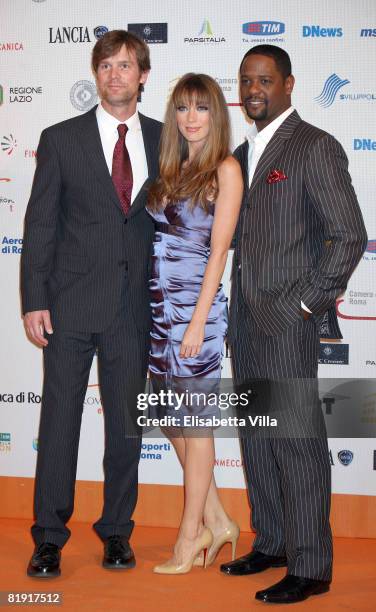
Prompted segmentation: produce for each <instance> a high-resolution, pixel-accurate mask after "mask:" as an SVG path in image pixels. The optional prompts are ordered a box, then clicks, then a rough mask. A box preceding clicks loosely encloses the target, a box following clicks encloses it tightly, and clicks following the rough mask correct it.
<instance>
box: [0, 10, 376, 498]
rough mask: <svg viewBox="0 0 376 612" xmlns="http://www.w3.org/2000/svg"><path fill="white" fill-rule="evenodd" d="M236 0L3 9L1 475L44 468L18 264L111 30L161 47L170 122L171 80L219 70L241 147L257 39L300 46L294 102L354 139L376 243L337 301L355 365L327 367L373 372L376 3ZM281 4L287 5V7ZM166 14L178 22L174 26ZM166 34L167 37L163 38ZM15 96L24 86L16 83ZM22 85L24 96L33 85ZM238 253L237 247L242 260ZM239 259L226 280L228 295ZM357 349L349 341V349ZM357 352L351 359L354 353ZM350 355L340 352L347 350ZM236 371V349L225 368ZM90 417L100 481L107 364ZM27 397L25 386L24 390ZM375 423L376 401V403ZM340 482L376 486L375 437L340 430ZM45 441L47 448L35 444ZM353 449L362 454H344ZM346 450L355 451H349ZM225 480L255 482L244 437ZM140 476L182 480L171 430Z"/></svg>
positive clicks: (154, 80) (35, 360)
mask: <svg viewBox="0 0 376 612" xmlns="http://www.w3.org/2000/svg"><path fill="white" fill-rule="evenodd" d="M275 6H276V5H275V3H274V2H271V1H268V0H266V1H265V2H264V3H263V4H262V6H261V5H260V6H259V7H258V6H257V5H250V4H249V3H248V2H246V1H245V0H234V2H232V3H231V6H230V5H228V6H226V5H225V3H223V2H222V1H221V0H211V1H210V2H208V3H207V4H206V5H203V4H202V3H201V2H199V1H198V0H191V2H190V3H189V5H184V4H181V5H177V4H176V2H175V1H173V0H165V2H164V3H163V6H162V8H160V7H158V9H157V8H156V5H155V3H153V2H151V1H150V0H141V2H139V3H136V4H127V5H126V6H125V5H124V3H123V2H122V1H121V0H118V1H116V0H115V1H114V2H112V3H110V5H109V6H106V11H103V2H99V0H90V2H89V0H86V1H82V2H80V3H78V4H77V3H73V0H67V1H66V2H64V3H61V2H59V1H58V0H46V1H44V2H36V1H35V0H34V1H32V0H30V1H29V2H27V1H26V2H24V3H22V10H21V7H20V6H19V4H18V3H10V2H9V3H7V4H6V6H4V7H3V9H2V33H1V36H2V39H1V42H0V57H1V63H2V70H1V82H0V85H1V90H0V94H1V95H0V101H1V102H2V103H1V106H0V132H1V133H0V137H1V145H0V242H1V253H0V274H1V284H2V300H1V303H0V309H1V321H2V343H1V346H0V367H1V370H0V371H1V382H0V396H1V398H0V463H1V465H0V470H1V472H0V473H1V474H3V475H9V476H11V475H14V476H33V474H34V469H35V459H36V450H35V448H36V447H37V441H36V438H37V435H38V419H39V409H40V403H39V400H38V396H40V393H41V385H42V368H41V352H40V351H39V350H38V349H36V348H34V347H33V346H32V345H31V344H30V343H29V342H28V341H27V340H26V338H25V336H24V332H23V328H22V321H21V318H20V308H19V298H18V267H19V258H20V249H21V248H22V244H21V238H22V232H23V217H24V214H25V209H26V205H27V201H28V197H29V193H30V186H31V182H32V177H33V173H34V169H35V151H36V148H37V144H38V140H39V135H40V132H41V130H42V129H43V128H44V127H46V126H47V125H51V124H53V123H56V122H58V121H61V120H63V119H66V118H68V117H70V116H74V115H76V114H77V113H78V112H84V111H85V110H86V109H87V108H88V107H89V106H90V105H91V104H93V103H95V99H96V93H95V90H94V88H93V82H94V80H93V77H92V75H91V72H90V52H91V49H92V47H93V45H94V43H95V41H96V36H100V35H101V34H103V32H105V31H106V29H114V28H127V27H128V24H133V25H132V27H133V28H138V31H143V32H144V35H145V36H148V37H149V40H150V41H158V42H156V43H155V44H154V43H152V44H151V55H152V72H151V75H150V78H149V81H148V83H147V86H146V91H145V93H144V95H143V100H142V103H141V109H142V112H144V113H145V114H149V115H151V116H153V117H155V118H158V119H162V118H163V113H164V109H165V103H166V98H167V95H168V92H169V89H170V88H171V87H172V86H173V84H174V82H175V80H176V79H177V78H178V76H180V75H182V74H184V73H185V72H188V71H196V72H207V73H208V74H210V75H212V76H213V77H215V78H216V79H217V80H218V82H219V83H220V85H221V87H222V88H223V91H224V94H225V96H226V99H227V102H228V103H229V110H230V115H231V121H232V126H233V143H234V146H235V145H236V144H239V143H240V142H242V140H243V138H244V135H245V132H246V128H247V126H246V122H245V119H244V117H243V114H242V112H241V109H240V107H239V105H238V91H237V87H238V86H237V70H238V66H239V62H240V59H241V58H242V56H243V54H244V53H245V52H246V51H247V50H248V49H249V48H250V47H251V46H253V45H254V44H258V43H259V42H261V41H262V42H270V43H275V44H279V45H281V46H282V47H283V48H285V49H286V50H287V51H288V52H289V53H290V55H291V58H292V63H293V70H294V74H295V77H296V86H295V92H294V105H295V106H296V108H297V109H298V111H299V113H300V114H301V116H302V117H303V118H304V119H306V120H307V121H309V122H312V123H314V124H315V125H317V126H319V127H321V128H323V129H324V130H327V131H329V132H331V133H333V134H334V135H335V136H336V138H337V139H338V140H339V141H340V142H341V143H342V144H343V146H344V148H345V150H346V152H347V154H348V157H349V160H350V170H351V174H352V177H353V182H354V186H355V189H356V191H357V194H358V197H359V201H360V204H361V207H362V210H363V213H364V217H365V221H366V225H367V229H368V233H369V237H370V240H371V242H370V243H369V248H368V251H367V253H366V254H365V255H364V257H363V260H362V262H361V263H360V265H359V267H358V269H357V271H356V272H355V274H354V275H353V277H352V279H351V281H350V285H349V288H348V291H347V292H346V295H345V296H344V297H343V301H342V302H341V303H340V304H339V311H340V313H341V318H340V325H341V329H342V332H343V336H344V340H343V342H342V344H344V345H348V364H346V363H344V364H343V365H334V364H333V363H331V361H335V358H334V357H333V358H331V355H332V354H333V349H332V348H331V347H330V346H329V348H328V349H326V352H325V353H324V355H325V359H324V363H323V365H321V366H320V375H321V376H322V377H338V378H340V377H343V378H345V377H354V378H355V377H365V378H370V377H375V374H376V358H375V351H374V346H375V340H376V331H375V316H376V307H375V306H376V281H375V275H376V253H375V242H374V241H373V242H372V239H375V238H376V216H375V207H374V204H373V201H374V197H373V195H374V194H373V190H374V186H373V183H374V180H373V177H374V175H375V158H376V150H375V149H376V132H375V131H374V129H373V127H372V126H373V125H374V116H375V110H376V75H375V71H374V56H375V44H376V36H375V33H376V31H375V28H374V25H375V23H376V7H375V3H374V2H373V1H372V0H368V1H367V0H363V2H362V3H361V4H358V5H357V10H356V11H354V12H353V14H352V13H351V12H347V14H345V13H344V11H343V3H342V1H339V0H333V2H331V3H330V4H328V3H327V2H324V0H318V1H317V2H315V3H314V4H313V5H312V4H310V5H308V4H307V5H305V4H304V3H301V4H297V3H295V2H294V3H285V6H284V7H283V8H278V10H277V9H276V8H275ZM281 6H282V5H281ZM166 24H167V26H166ZM161 43H162V44H161ZM15 92H17V93H15ZM22 92H24V93H22ZM230 259H231V257H230ZM229 270H230V265H228V266H227V269H226V275H225V280H224V286H225V290H226V292H227V294H228V293H229ZM343 354H346V351H345V353H343ZM346 360H347V359H346V358H345V360H344V361H345V362H346ZM337 362H338V360H337ZM229 375H230V365H229V359H225V360H224V376H229ZM90 385H92V386H90V387H89V389H88V393H87V397H86V401H85V408H84V418H83V428H82V439H81V445H80V456H79V467H78V476H79V478H82V479H88V480H101V479H102V468H101V458H102V453H103V419H102V414H101V405H100V398H99V394H98V387H97V386H96V385H97V379H96V372H95V368H93V370H92V373H91V380H90ZM22 393H23V394H24V395H22ZM369 417H370V419H373V420H374V421H373V422H375V421H376V401H375V402H373V403H372V402H371V403H370V415H369ZM330 445H331V450H332V455H331V456H332V458H333V480H334V486H333V489H334V491H335V492H336V491H337V492H342V493H364V494H376V483H375V480H376V476H375V475H376V470H374V469H373V467H374V464H373V450H374V447H376V443H375V441H374V440H373V439H370V440H357V439H345V440H343V439H342V440H338V439H337V440H333V441H331V444H330ZM34 447H35V448H34ZM341 451H349V452H350V453H352V455H353V459H352V461H351V463H350V464H347V465H344V464H343V463H341V462H340V460H339V458H338V453H340V452H341ZM341 456H342V457H345V458H346V457H350V455H349V454H346V453H345V454H343V455H341ZM216 471H217V480H218V484H219V485H220V486H225V487H243V486H244V480H243V474H242V469H241V460H240V456H239V446H238V442H237V440H218V442H217V467H216ZM140 480H141V482H148V483H150V482H154V483H155V482H160V483H162V482H163V483H177V482H180V469H179V467H178V464H177V461H176V459H175V456H174V453H173V451H172V449H171V447H169V446H168V444H167V443H166V441H165V440H164V439H160V440H156V439H150V438H149V439H145V440H144V446H143V454H142V461H141V468H140Z"/></svg>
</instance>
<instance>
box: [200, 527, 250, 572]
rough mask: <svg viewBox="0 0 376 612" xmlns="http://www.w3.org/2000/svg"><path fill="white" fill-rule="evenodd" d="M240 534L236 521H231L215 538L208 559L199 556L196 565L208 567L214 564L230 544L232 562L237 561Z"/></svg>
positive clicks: (207, 555)
mask: <svg viewBox="0 0 376 612" xmlns="http://www.w3.org/2000/svg"><path fill="white" fill-rule="evenodd" d="M239 533H240V529H239V526H238V525H237V524H236V523H235V522H234V521H231V522H230V523H229V525H228V526H227V527H226V529H225V530H224V531H222V532H221V533H219V534H218V535H217V536H216V537H215V538H213V543H212V545H211V547H210V548H209V550H208V551H207V553H206V559H205V560H204V558H203V555H202V554H199V555H198V556H197V557H196V559H195V560H194V565H199V566H203V565H204V563H205V565H206V566H208V565H211V564H212V563H214V561H215V558H216V556H217V554H218V552H219V551H220V549H221V548H222V546H223V545H224V544H227V543H228V542H229V543H231V549H232V559H231V560H232V561H233V560H234V559H235V553H236V545H237V542H238V539H239Z"/></svg>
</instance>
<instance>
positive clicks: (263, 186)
mask: <svg viewBox="0 0 376 612" xmlns="http://www.w3.org/2000/svg"><path fill="white" fill-rule="evenodd" d="M234 156H235V157H236V158H237V159H238V160H239V162H240V164H241V167H242V172H243V179H244V186H245V189H244V198H243V204H242V210H241V214H240V219H239V223H238V227H237V231H236V237H235V253H234V263H233V265H234V269H233V275H232V278H233V285H232V305H231V309H230V323H229V341H230V342H231V341H232V340H233V339H234V333H235V329H234V328H235V326H236V325H239V324H240V323H241V322H240V321H239V320H238V318H237V316H236V310H237V306H238V304H237V301H238V300H237V296H238V295H239V293H238V292H239V291H241V294H242V297H243V300H244V302H245V304H246V305H247V306H248V307H249V309H250V312H251V313H252V316H253V318H254V319H255V321H256V323H257V325H258V326H259V327H260V328H262V330H263V331H264V332H265V333H266V334H267V335H271V336H273V335H277V334H279V333H281V332H282V331H283V330H285V329H286V328H287V327H288V326H290V325H292V324H293V323H294V322H295V321H296V320H297V319H298V318H299V317H300V316H301V306H300V302H301V300H302V301H303V302H304V303H305V304H306V305H307V306H308V308H309V309H310V310H311V311H312V312H313V313H314V314H316V315H324V314H325V312H327V311H328V310H331V311H332V312H331V314H332V315H334V312H335V311H334V307H335V300H336V298H337V297H338V296H339V295H340V294H341V293H343V291H344V290H345V289H346V285H347V282H348V280H349V278H350V276H351V274H352V272H353V271H354V268H355V267H356V265H357V264H358V262H359V260H360V258H361V256H362V253H363V251H364V249H365V247H366V243H367V234H366V230H365V227H364V223H363V219H362V214H361V211H360V208H359V205H358V202H357V198H356V195H355V192H354V189H353V187H352V184H351V178H350V175H349V173H348V170H347V168H348V162H347V157H346V154H345V152H344V150H343V148H342V146H341V145H340V144H339V143H338V142H337V141H336V140H335V139H334V138H333V137H332V136H331V135H330V134H327V133H326V132H323V131H322V130H320V129H318V128H316V127H314V126H313V125H310V124H308V123H306V122H305V121H302V120H301V119H300V117H299V115H298V113H297V112H296V111H294V112H293V113H291V115H289V116H288V117H287V118H286V120H285V121H284V122H283V124H282V125H281V126H280V127H279V129H278V130H277V131H276V132H275V134H274V136H273V138H272V139H271V140H270V142H269V144H268V145H267V147H266V148H265V151H264V152H263V154H262V156H261V158H260V160H259V162H258V164H257V168H256V171H255V174H254V177H253V180H252V184H251V186H250V188H248V142H245V143H244V144H242V145H241V146H239V147H238V148H237V149H236V151H235V152H234ZM274 169H278V170H282V171H283V173H284V174H285V175H286V176H287V179H286V180H281V181H279V182H276V183H271V184H269V183H268V182H267V177H268V175H269V173H270V172H271V171H272V170H274ZM328 245H329V246H328Z"/></svg>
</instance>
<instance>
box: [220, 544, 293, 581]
mask: <svg viewBox="0 0 376 612" xmlns="http://www.w3.org/2000/svg"><path fill="white" fill-rule="evenodd" d="M286 565H287V559H286V557H275V556H274V555H265V554H264V553H262V552H260V551H258V550H252V552H250V553H248V554H247V555H244V557H239V559H235V561H230V563H222V565H221V567H220V570H221V572H223V573H224V574H230V575H231V576H246V575H247V574H258V573H259V572H263V571H264V570H267V569H269V567H285V566H286Z"/></svg>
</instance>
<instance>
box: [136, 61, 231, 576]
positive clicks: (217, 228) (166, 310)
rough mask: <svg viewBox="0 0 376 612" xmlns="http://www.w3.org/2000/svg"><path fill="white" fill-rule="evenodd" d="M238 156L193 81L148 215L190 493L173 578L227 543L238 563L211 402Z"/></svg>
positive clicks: (156, 312) (166, 371)
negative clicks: (219, 480) (219, 476)
mask: <svg viewBox="0 0 376 612" xmlns="http://www.w3.org/2000/svg"><path fill="white" fill-rule="evenodd" d="M229 147H230V122H229V116H228V110H227V105H226V102H225V99H224V97H223V93H222V91H221V89H220V87H219V85H218V84H217V83H216V82H215V81H214V79H212V78H211V77H209V76H207V75H204V74H193V73H189V74H187V75H185V76H184V77H182V78H181V79H180V80H179V82H178V83H177V85H176V86H175V89H174V91H173V92H172V95H171V98H170V100H169V103H168V106H167V111H166V117H165V124H164V129H163V133H162V141H161V151H160V177H159V178H158V180H157V181H156V182H155V183H154V184H153V185H152V187H151V189H150V192H149V200H148V207H147V209H148V212H149V213H150V214H151V215H152V216H153V218H154V221H155V223H156V234H155V239H154V246H153V257H152V261H153V270H152V275H151V280H150V291H151V304H152V316H153V327H152V331H151V351H150V379H151V383H152V386H153V391H154V392H158V393H161V392H162V391H164V392H165V395H164V396H163V397H164V398H165V399H166V397H167V395H166V392H167V391H169V392H170V395H169V397H168V400H167V402H166V401H161V403H160V404H159V406H158V407H157V416H158V417H159V418H160V419H161V418H163V417H170V419H169V420H166V419H165V424H167V425H169V426H168V427H167V428H164V431H165V433H166V435H168V437H169V438H170V440H171V443H172V444H173V446H174V448H175V450H176V453H177V456H178V458H179V461H180V463H181V465H182V467H183V471H184V489H185V491H184V492H185V503H184V512H183V516H182V520H181V524H180V528H179V533H178V537H177V541H176V543H175V547H174V553H173V556H172V558H171V559H170V560H169V561H168V562H167V563H164V564H163V565H159V566H157V567H155V568H154V571H155V572H157V573H163V574H181V573H186V572H189V571H190V569H191V568H192V565H193V564H195V565H202V564H204V562H203V556H202V555H203V551H207V555H206V559H205V564H208V563H211V562H212V561H213V560H214V558H215V556H216V554H217V552H218V550H219V548H220V547H221V546H222V545H223V544H224V543H226V542H231V543H232V546H233V555H234V554H235V546H236V541H237V538H238V535H239V528H238V526H237V525H236V524H235V523H234V522H233V521H231V519H230V518H229V517H228V515H227V514H226V512H225V510H224V508H223V506H222V504H221V502H220V499H219V496H218V493H217V489H216V485H215V480H214V476H213V468H214V460H215V450H214V440H213V436H212V429H211V423H212V422H214V421H211V419H213V417H215V416H217V415H218V414H219V409H218V407H217V405H216V402H215V401H214V402H210V401H208V398H209V396H210V398H211V399H212V398H213V396H214V397H215V391H216V390H217V388H218V382H219V378H220V370H221V359H222V355H223V344H224V338H225V335H226V330H227V299H226V297H225V295H224V293H223V291H222V286H221V284H220V282H221V278H222V275H223V271H224V268H225V264H226V260H227V254H228V249H229V247H230V244H231V240H232V237H233V234H234V231H235V227H236V223H237V220H238V216H239V211H240V205H241V198H242V191H243V181H242V176H241V170H240V166H239V164H238V162H237V161H236V160H235V159H234V158H233V157H231V155H230V154H229ZM160 397H161V398H162V394H161V395H160ZM193 397H194V398H195V399H192V398H193ZM197 397H200V398H201V399H199V400H197ZM202 398H204V400H203V399H202ZM201 419H202V420H201ZM201 424H202V425H203V426H204V427H203V428H202V427H200V425H201ZM197 425H199V427H198V428H197ZM205 426H206V428H205Z"/></svg>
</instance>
